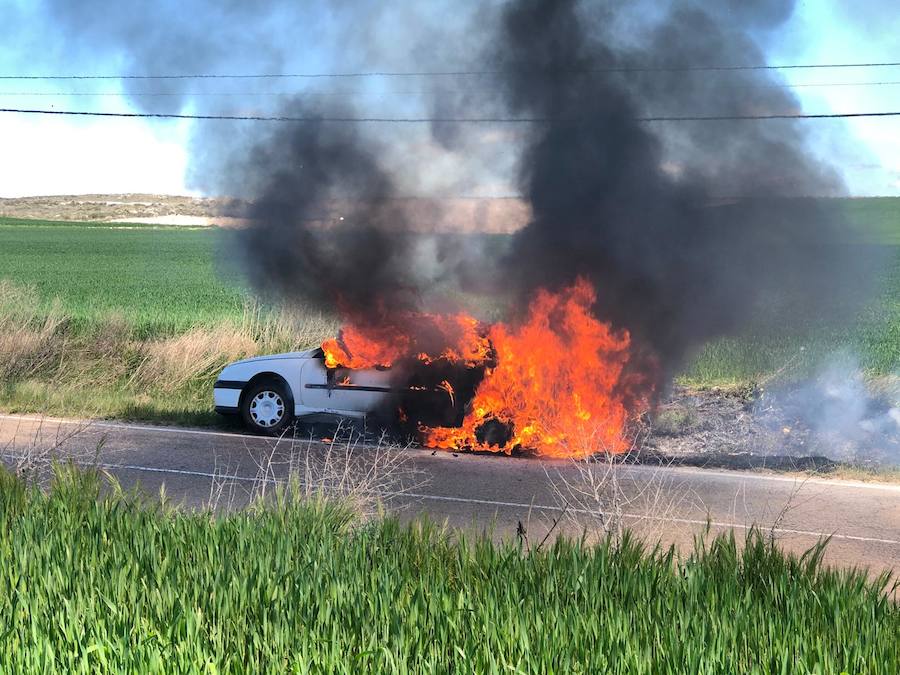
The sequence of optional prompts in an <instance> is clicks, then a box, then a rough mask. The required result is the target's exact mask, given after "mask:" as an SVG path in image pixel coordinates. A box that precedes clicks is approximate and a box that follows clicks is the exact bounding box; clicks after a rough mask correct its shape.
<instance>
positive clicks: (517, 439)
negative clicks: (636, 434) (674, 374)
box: [323, 278, 646, 457]
mask: <svg viewBox="0 0 900 675" xmlns="http://www.w3.org/2000/svg"><path fill="white" fill-rule="evenodd" d="M595 301H596V292H595V290H594V288H593V286H592V285H591V284H590V282H588V281H587V280H586V279H582V278H579V279H578V280H577V281H576V282H575V283H574V284H573V285H572V286H570V287H568V288H565V289H563V290H561V291H559V292H550V291H546V290H540V291H538V292H537V293H536V295H535V297H534V298H533V300H532V302H531V304H530V306H529V308H528V312H527V315H526V316H525V318H524V320H523V321H522V322H521V323H517V324H515V325H508V324H505V323H496V324H493V325H491V326H489V327H486V328H484V327H481V326H479V324H478V322H477V321H476V320H475V319H473V318H472V317H469V316H467V315H464V314H459V315H450V316H439V315H421V316H417V317H409V316H408V317H406V320H409V319H414V321H413V324H416V322H417V321H418V322H424V327H425V331H424V332H421V331H418V330H417V332H416V334H415V336H412V335H410V334H409V333H407V332H398V331H396V330H393V331H387V330H386V331H384V332H385V333H389V334H381V333H379V331H377V330H374V331H373V330H369V329H366V331H365V332H363V331H362V330H359V329H357V328H354V327H350V328H345V329H344V330H343V331H342V333H341V336H340V338H339V339H338V340H329V341H328V342H326V343H325V345H323V347H324V349H325V353H326V358H327V360H328V363H329V366H330V367H333V366H332V365H331V364H334V365H343V366H345V367H351V368H357V367H360V368H361V367H372V366H373V365H384V366H388V365H390V364H391V363H394V362H396V361H398V360H400V359H403V358H410V357H409V355H414V357H415V358H416V359H418V361H419V362H420V364H422V365H423V366H427V365H428V364H431V363H433V362H434V361H435V360H436V359H446V360H448V361H451V362H455V363H459V364H461V365H465V366H467V367H481V368H483V369H484V376H483V378H482V379H481V381H480V383H479V384H478V385H477V388H476V389H475V394H474V397H472V399H471V401H469V402H468V405H467V406H466V408H465V414H464V416H463V419H462V424H461V426H458V427H450V426H443V427H428V426H424V425H420V426H419V432H420V434H421V438H422V443H423V444H424V445H425V446H427V447H432V448H443V449H467V450H478V451H491V452H503V453H507V454H511V453H513V452H515V451H516V450H519V449H527V450H531V451H534V452H537V453H538V454H540V455H543V456H548V457H584V456H586V455H589V454H592V453H594V452H598V451H606V452H613V453H618V452H622V451H624V450H626V449H627V447H628V439H627V424H628V421H629V419H630V418H631V417H632V416H633V415H634V414H636V413H639V412H641V410H642V408H643V407H645V405H646V404H645V403H643V402H642V401H644V400H645V399H644V398H642V397H641V396H640V395H639V390H646V387H641V386H639V385H640V384H641V382H639V381H637V380H635V379H634V376H633V375H630V374H628V369H627V365H628V363H629V360H630V358H631V341H630V336H629V335H628V333H627V332H626V331H615V330H613V328H612V327H611V326H610V325H609V324H607V323H604V322H602V321H599V320H598V319H597V318H595V317H594V316H593V314H592V307H593V306H594V303H595ZM404 325H410V324H409V323H408V322H407V321H404ZM418 325H420V326H421V325H422V323H419V324H418ZM428 334H431V335H432V338H431V339H423V338H422V337H421V336H422V335H428ZM436 335H439V336H441V338H442V339H441V340H436V339H434V336H436ZM442 343H443V347H442V348H440V349H437V350H435V349H429V347H431V346H432V345H437V344H442ZM423 344H424V345H426V346H425V347H424V348H423ZM437 388H438V389H441V390H443V391H445V392H446V394H447V396H448V397H449V400H450V403H451V405H455V404H456V403H457V400H456V398H455V397H456V392H455V390H454V387H453V384H452V383H451V382H450V381H449V380H446V379H445V380H442V381H441V382H440V384H438V385H437ZM401 414H402V415H403V417H404V418H405V413H404V412H403V411H402V410H401ZM461 414H462V413H461Z"/></svg>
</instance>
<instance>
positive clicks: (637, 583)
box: [0, 473, 900, 675]
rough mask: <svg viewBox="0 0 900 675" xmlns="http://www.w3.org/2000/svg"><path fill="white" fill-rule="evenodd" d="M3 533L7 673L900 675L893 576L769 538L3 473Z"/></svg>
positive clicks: (0, 560)
mask: <svg viewBox="0 0 900 675" xmlns="http://www.w3.org/2000/svg"><path fill="white" fill-rule="evenodd" d="M0 526H2V530H3V532H4V536H3V537H2V538H0V597H2V598H3V602H2V607H0V631H2V635H3V640H2V641H0V670H2V671H3V672H6V673H42V674H44V673H53V672H65V673H69V672H91V673H105V672H210V673H212V672H216V673H232V672H235V673H236V672H260V673H274V672H279V673H281V672H297V673H306V672H323V673H324V672H327V673H358V672H378V673H382V672H448V673H456V672H458V673H473V672H475V673H504V672H529V673H550V672H557V673H579V672H580V673H606V672H619V673H750V672H766V673H840V672H848V673H851V672H852V673H871V674H873V675H877V674H879V673H884V674H888V673H896V672H900V650H898V649H897V644H898V640H900V608H898V606H897V605H896V604H894V603H893V602H892V601H891V600H889V599H888V596H887V593H888V592H890V590H891V589H890V588H889V587H888V585H887V584H888V582H887V580H886V579H885V578H882V579H881V580H878V581H876V582H874V583H871V582H869V581H867V579H866V577H865V575H864V573H860V572H850V571H846V572H839V571H832V570H828V569H824V568H822V567H821V566H820V565H819V556H820V554H821V550H820V549H815V550H813V551H811V552H810V553H809V554H807V556H805V557H804V558H803V559H797V558H793V557H786V556H785V555H784V554H782V553H780V552H779V551H778V550H777V549H775V548H774V547H772V546H771V545H770V544H769V543H768V542H767V541H766V540H764V539H763V538H762V537H758V536H757V537H755V538H754V537H752V536H751V537H750V538H749V539H748V541H747V542H746V546H744V547H741V546H739V545H737V544H736V543H735V541H734V540H733V539H730V538H720V539H717V540H715V541H714V542H713V543H711V544H707V545H706V546H704V547H698V548H697V550H696V552H695V553H694V555H693V556H692V557H691V558H689V559H682V560H680V561H679V560H677V559H675V558H674V557H673V555H672V554H671V553H659V552H655V553H653V552H646V551H643V550H641V548H640V547H639V546H638V545H637V544H635V543H634V542H633V541H631V540H629V539H628V538H627V537H626V538H625V539H624V540H623V541H622V542H621V543H620V544H613V543H609V542H607V543H604V544H601V545H598V546H596V547H588V546H587V545H580V544H577V543H567V542H565V541H560V542H557V543H555V544H551V545H547V546H546V547H545V548H543V549H541V550H535V551H533V552H529V551H527V550H523V549H521V548H519V547H518V546H517V545H516V544H515V543H506V544H499V545H498V544H495V543H492V542H491V540H490V539H487V538H482V539H478V540H475V541H468V542H466V541H461V540H460V536H461V535H459V533H453V532H441V531H439V530H437V529H435V528H433V527H429V526H427V525H418V526H414V527H411V528H408V527H403V526H401V525H399V524H398V523H397V522H395V521H392V520H388V521H376V522H372V523H369V524H367V525H361V524H360V523H359V522H357V521H355V520H354V518H353V516H352V514H351V513H350V512H349V511H347V510H345V509H343V508H341V507H340V506H336V505H334V504H328V503H327V502H322V501H313V502H305V503H303V502H292V500H291V499H289V498H288V499H283V500H282V503H281V504H280V505H273V506H269V507H262V506H259V507H257V508H255V509H251V510H248V511H240V512H236V513H232V514H229V515H219V516H213V515H210V514H208V513H189V512H184V511H175V510H169V509H167V508H164V507H161V506H159V505H153V504H146V503H143V504H142V502H141V501H140V500H138V499H134V498H133V497H131V496H129V495H124V496H123V495H120V494H116V493H110V491H109V490H106V491H105V492H103V491H101V490H100V489H99V481H97V480H95V479H93V478H91V477H90V476H86V475H69V476H68V477H64V478H63V479H62V480H60V481H59V482H58V484H57V487H56V488H55V490H54V491H53V492H52V493H51V494H50V495H49V496H47V495H46V494H44V493H41V492H39V491H37V490H28V489H26V488H24V487H23V486H22V484H21V483H20V482H18V481H17V480H16V479H14V478H13V477H11V476H10V475H9V474H6V473H3V474H0ZM741 543H742V544H743V543H744V542H741Z"/></svg>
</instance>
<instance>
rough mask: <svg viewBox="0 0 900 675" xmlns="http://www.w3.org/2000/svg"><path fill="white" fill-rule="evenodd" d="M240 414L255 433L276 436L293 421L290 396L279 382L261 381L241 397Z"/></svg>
mask: <svg viewBox="0 0 900 675" xmlns="http://www.w3.org/2000/svg"><path fill="white" fill-rule="evenodd" d="M241 416H242V417H243V418H244V424H246V425H247V428H248V429H250V430H251V431H253V432H254V433H257V434H266V435H269V436H277V435H279V434H281V432H282V431H284V430H285V429H286V428H287V426H288V425H289V424H290V423H291V421H293V418H294V411H293V409H292V403H291V398H290V396H289V395H288V393H287V391H286V390H285V387H284V385H282V384H280V383H279V382H274V381H267V382H261V383H260V384H257V385H255V386H254V387H253V388H251V389H250V390H249V391H248V392H247V393H246V395H245V396H244V397H243V401H242V404H241Z"/></svg>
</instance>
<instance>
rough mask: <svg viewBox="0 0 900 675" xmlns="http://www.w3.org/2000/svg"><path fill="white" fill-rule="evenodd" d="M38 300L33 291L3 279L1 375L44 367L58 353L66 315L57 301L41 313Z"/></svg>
mask: <svg viewBox="0 0 900 675" xmlns="http://www.w3.org/2000/svg"><path fill="white" fill-rule="evenodd" d="M37 303H38V300H37V296H36V295H35V294H34V293H32V292H30V291H28V290H27V289H22V288H19V287H17V286H14V285H13V284H10V283H9V282H7V281H3V280H0V379H7V378H11V377H14V376H16V375H18V374H22V373H29V374H30V373H34V372H36V371H39V370H42V369H44V368H46V367H47V366H49V365H50V364H52V363H53V362H55V361H56V359H57V358H58V356H59V345H58V342H57V340H56V338H57V335H58V334H59V333H60V331H61V330H62V329H63V327H64V326H65V318H64V317H63V316H62V315H61V313H60V311H59V308H58V306H56V305H54V306H53V307H51V309H50V311H48V312H46V313H44V314H43V315H42V316H41V315H40V314H38V313H37V312H35V311H34V310H33V308H34V307H36V306H37Z"/></svg>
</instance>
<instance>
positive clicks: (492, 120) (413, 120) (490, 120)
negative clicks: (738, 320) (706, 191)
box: [0, 108, 900, 124]
mask: <svg viewBox="0 0 900 675" xmlns="http://www.w3.org/2000/svg"><path fill="white" fill-rule="evenodd" d="M0 113H21V114H25V115H78V116H82V117H125V118H148V119H178V120H236V121H249V122H316V123H319V122H328V123H386V124H427V123H448V124H549V123H553V122H574V121H577V120H575V119H566V118H551V117H291V116H286V115H272V116H269V115H188V114H179V113H126V112H94V111H89V110H36V109H27V108H0ZM898 116H900V111H891V112H861V113H819V114H804V113H799V114H772V115H686V116H677V115H672V116H668V115H667V116H658V117H635V118H634V119H635V121H637V122H720V121H742V120H808V119H834V118H847V117H898Z"/></svg>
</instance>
